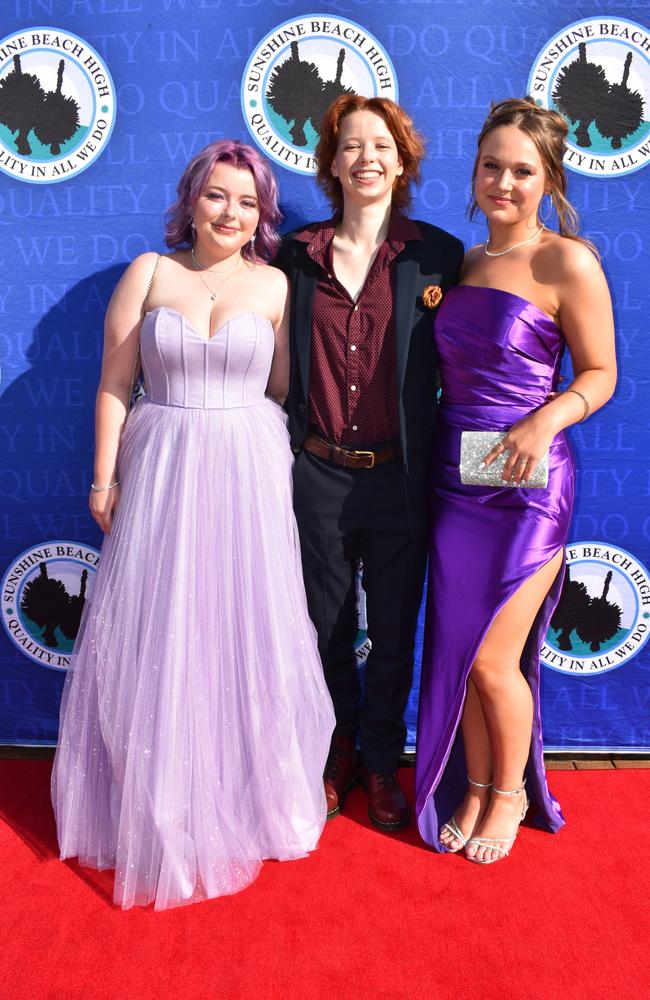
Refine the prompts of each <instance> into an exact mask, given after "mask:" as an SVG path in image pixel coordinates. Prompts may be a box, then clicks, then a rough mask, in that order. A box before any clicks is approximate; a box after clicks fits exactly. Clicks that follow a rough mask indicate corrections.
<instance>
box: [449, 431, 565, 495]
mask: <svg viewBox="0 0 650 1000" xmlns="http://www.w3.org/2000/svg"><path fill="white" fill-rule="evenodd" d="M502 438H503V432H502V431H463V432H462V434H461V436H460V481H461V483H464V484H465V485H466V486H493V487H502V488H503V489H505V488H506V487H508V486H516V487H518V486H519V483H513V482H509V483H504V481H503V478H502V477H503V467H504V465H505V464H506V460H507V458H508V452H507V451H505V452H504V453H503V454H502V455H499V457H498V458H495V460H494V461H493V462H492V463H491V464H490V465H488V466H487V468H486V467H484V466H483V465H482V464H481V463H482V461H483V459H484V458H485V456H486V455H487V453H488V452H489V451H491V450H492V448H494V446H495V444H498V443H499V441H501V440H502ZM521 486H522V487H523V488H524V489H527V490H534V489H537V490H545V489H546V487H547V486H548V452H546V454H545V455H544V456H543V457H542V458H541V459H540V460H539V462H538V464H537V465H536V467H535V471H534V472H533V474H532V476H531V478H530V479H529V480H528V482H527V483H526V484H524V483H522V484H521Z"/></svg>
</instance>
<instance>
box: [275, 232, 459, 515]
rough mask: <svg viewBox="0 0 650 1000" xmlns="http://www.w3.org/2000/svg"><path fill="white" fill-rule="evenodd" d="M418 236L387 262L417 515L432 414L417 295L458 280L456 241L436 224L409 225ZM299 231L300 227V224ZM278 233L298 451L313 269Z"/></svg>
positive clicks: (426, 339)
mask: <svg viewBox="0 0 650 1000" xmlns="http://www.w3.org/2000/svg"><path fill="white" fill-rule="evenodd" d="M417 225H418V227H419V229H420V231H421V233H422V237H423V238H422V240H409V241H408V242H407V243H406V246H405V248H404V250H403V251H402V252H401V253H400V254H399V255H398V256H397V258H396V259H395V264H394V269H395V270H394V292H395V334H396V350H397V391H398V396H399V399H398V404H399V421H400V438H401V443H402V454H403V462H404V476H405V486H406V492H407V497H408V501H409V508H410V510H411V512H412V514H413V515H414V516H415V517H416V519H417V520H418V521H419V520H420V518H421V517H422V518H423V517H424V504H425V485H426V476H427V469H428V466H429V459H430V453H431V439H432V435H433V425H434V420H435V411H436V377H435V373H436V352H435V347H434V343H433V317H434V315H435V310H432V309H427V308H426V307H425V305H424V302H423V300H422V293H423V291H424V289H425V288H426V287H427V285H439V286H440V288H441V289H442V292H443V295H444V293H445V291H446V290H447V288H449V287H450V286H451V285H455V284H456V283H457V281H458V273H459V270H460V266H461V263H462V260H463V244H462V243H461V242H460V240H458V239H456V237H455V236H451V235H450V234H449V233H446V232H445V231H444V229H439V228H438V227H437V226H432V225H430V224H429V223H426V222H419V221H418V222H417ZM303 228H304V227H303ZM297 232H298V230H295V231H294V232H293V233H289V234H288V235H287V236H285V237H284V238H283V241H282V246H281V247H280V251H279V253H278V257H277V259H276V261H275V265H276V267H279V268H280V269H281V270H282V271H284V273H285V274H286V275H287V277H288V278H289V280H290V281H291V326H290V340H291V374H290V379H289V394H288V396H287V400H286V403H285V408H286V410H287V413H288V415H289V434H290V436H291V447H292V448H293V450H294V451H296V452H297V451H299V450H300V448H301V446H302V442H303V441H304V439H305V436H306V434H307V426H308V424H309V412H308V402H309V391H308V381H309V368H310V361H311V315H312V304H313V301H314V292H315V291H316V286H317V284H318V280H319V277H320V274H321V270H320V267H319V266H318V264H316V263H315V261H313V260H312V259H311V257H310V256H309V254H308V253H307V244H306V243H305V242H304V241H302V240H296V239H294V236H295V235H296V233H297Z"/></svg>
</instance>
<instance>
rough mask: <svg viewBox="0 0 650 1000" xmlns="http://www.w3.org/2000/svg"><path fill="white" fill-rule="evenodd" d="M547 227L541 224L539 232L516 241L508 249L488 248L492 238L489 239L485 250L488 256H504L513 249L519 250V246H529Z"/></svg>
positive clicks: (484, 247)
mask: <svg viewBox="0 0 650 1000" xmlns="http://www.w3.org/2000/svg"><path fill="white" fill-rule="evenodd" d="M545 229H546V226H540V227H539V229H538V230H537V232H536V233H533V235H532V236H531V237H530V239H528V240H524V242H523V243H515V245H514V246H511V247H508V249H507V250H488V244H489V242H490V240H489V239H488V241H487V243H485V244H484V245H483V252H484V253H485V254H487V256H488V257H503V255H504V254H506V253H510V252H511V251H512V250H518V249H519V247H525V246H528V244H529V243H532V242H533V240H536V239H537V237H538V236H539V234H540V233H543V232H544V230H545Z"/></svg>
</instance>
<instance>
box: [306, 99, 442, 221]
mask: <svg viewBox="0 0 650 1000" xmlns="http://www.w3.org/2000/svg"><path fill="white" fill-rule="evenodd" d="M353 111H372V112H373V114H375V115H379V117H380V118H383V120H384V122H385V124H386V127H387V128H388V131H389V132H390V134H391V135H392V137H393V139H394V140H395V145H396V146H397V152H398V155H399V158H400V161H401V163H402V168H403V169H402V173H401V174H400V176H399V177H396V178H395V183H394V185H393V204H394V205H395V207H396V208H400V209H401V208H407V207H408V206H409V204H410V202H411V193H410V190H409V188H410V185H411V182H417V181H418V180H419V179H420V162H421V160H422V158H423V156H424V140H423V138H422V136H421V135H420V133H419V132H418V131H417V129H416V128H415V126H414V124H413V121H412V120H411V118H410V117H409V116H408V115H407V113H406V111H405V110H404V108H401V107H400V106H399V104H396V103H395V101H390V100H389V99H388V98H387V97H362V96H361V94H343V95H342V96H341V97H337V99H336V100H335V101H334V102H333V103H332V104H330V106H329V108H328V109H327V111H326V112H325V115H324V117H323V121H322V124H321V129H320V139H319V141H318V145H317V147H316V152H315V154H314V157H315V160H316V163H317V165H318V169H317V171H316V180H317V181H318V183H319V184H320V186H321V187H322V188H323V190H324V191H325V194H326V195H327V197H328V198H329V200H330V201H331V203H332V205H333V206H334V208H335V209H336V210H337V211H341V209H342V208H343V191H342V188H341V182H340V181H339V179H338V177H333V176H332V163H333V162H334V157H335V156H336V151H337V149H338V144H339V133H340V131H341V122H342V120H343V119H344V118H345V117H346V116H347V115H350V114H352V112H353Z"/></svg>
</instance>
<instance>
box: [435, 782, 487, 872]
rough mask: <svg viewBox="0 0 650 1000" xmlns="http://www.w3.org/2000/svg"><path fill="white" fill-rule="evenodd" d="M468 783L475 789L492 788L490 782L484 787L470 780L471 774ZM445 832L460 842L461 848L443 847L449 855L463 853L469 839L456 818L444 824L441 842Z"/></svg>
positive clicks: (445, 845) (446, 845) (444, 845)
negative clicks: (447, 831)
mask: <svg viewBox="0 0 650 1000" xmlns="http://www.w3.org/2000/svg"><path fill="white" fill-rule="evenodd" d="M467 781H468V784H470V785H473V786H474V788H492V782H491V781H490V782H489V784H487V785H484V784H482V783H481V782H480V781H474V779H473V778H470V776H469V774H468V775H467ZM444 830H449V832H450V834H451V835H452V837H453V838H454V839H455V840H460V847H449V845H448V844H443V845H442V846H443V847H444V849H445V851H446V852H447V853H448V854H456V853H457V852H458V851H462V849H463V847H467V837H466V836H465V834H464V833H463V831H462V830H461V828H460V827H459V825H458V823H457V822H456V817H455V816H452V817H451V819H450V820H448V821H447V822H446V823H443V824H442V826H441V827H440V831H439V833H438V840H440V834H441V833H442V832H443V831H444Z"/></svg>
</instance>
